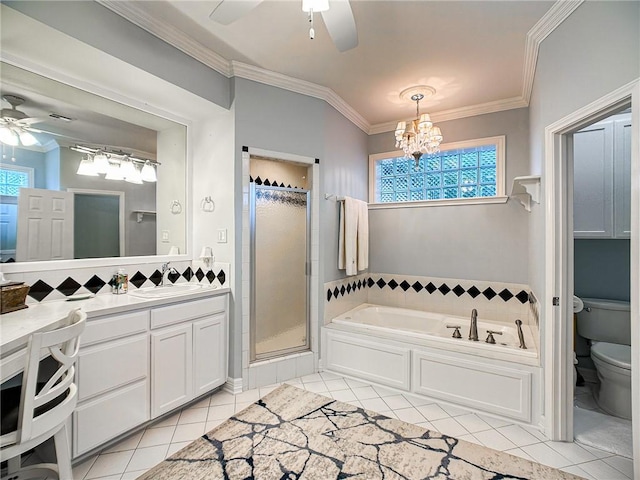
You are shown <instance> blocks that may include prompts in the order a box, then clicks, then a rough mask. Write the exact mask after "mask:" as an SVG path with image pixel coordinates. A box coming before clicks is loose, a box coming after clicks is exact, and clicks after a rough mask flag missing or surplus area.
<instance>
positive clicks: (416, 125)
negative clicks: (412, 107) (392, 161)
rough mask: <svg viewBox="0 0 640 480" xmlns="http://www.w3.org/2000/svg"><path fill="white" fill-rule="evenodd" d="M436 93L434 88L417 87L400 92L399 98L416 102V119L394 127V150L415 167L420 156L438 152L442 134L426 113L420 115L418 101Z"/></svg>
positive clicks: (426, 86)
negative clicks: (408, 159)
mask: <svg viewBox="0 0 640 480" xmlns="http://www.w3.org/2000/svg"><path fill="white" fill-rule="evenodd" d="M435 93H436V90H435V88H433V87H430V86H428V85H418V86H416V87H411V88H407V89H406V90H403V91H402V92H400V98H402V99H403V100H409V99H410V100H411V101H413V102H416V119H415V120H410V121H409V122H398V126H397V127H396V132H395V135H396V148H401V149H402V151H403V152H404V155H405V157H406V158H413V159H414V160H415V161H416V167H417V166H418V162H419V161H420V157H421V156H422V154H424V153H426V154H433V153H438V152H439V151H440V143H441V142H442V132H440V128H438V127H436V126H435V125H434V124H433V122H431V117H429V114H428V113H423V114H422V115H420V100H422V99H423V98H425V97H428V96H431V95H433V94H435Z"/></svg>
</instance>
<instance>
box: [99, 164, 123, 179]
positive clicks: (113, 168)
mask: <svg viewBox="0 0 640 480" xmlns="http://www.w3.org/2000/svg"><path fill="white" fill-rule="evenodd" d="M104 178H105V180H124V177H123V176H122V172H121V171H120V165H118V164H117V163H110V164H109V168H108V169H107V174H106V175H105V177H104Z"/></svg>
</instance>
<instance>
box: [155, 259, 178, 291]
mask: <svg viewBox="0 0 640 480" xmlns="http://www.w3.org/2000/svg"><path fill="white" fill-rule="evenodd" d="M170 263H171V262H167V263H163V264H162V279H161V280H160V285H159V286H160V287H164V276H165V274H167V273H178V272H177V271H176V269H175V268H173V267H170V266H169V264H170Z"/></svg>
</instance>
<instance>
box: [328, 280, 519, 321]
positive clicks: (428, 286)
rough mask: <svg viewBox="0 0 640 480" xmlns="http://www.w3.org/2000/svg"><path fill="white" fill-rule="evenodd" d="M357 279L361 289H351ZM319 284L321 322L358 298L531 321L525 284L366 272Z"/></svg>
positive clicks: (502, 319)
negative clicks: (322, 302)
mask: <svg viewBox="0 0 640 480" xmlns="http://www.w3.org/2000/svg"><path fill="white" fill-rule="evenodd" d="M361 280H362V281H363V282H364V283H363V285H364V288H356V289H355V290H354V289H353V285H354V282H355V284H356V287H357V285H358V282H359V281H361ZM324 286H325V288H324V292H325V315H324V323H325V324H326V323H329V322H330V321H331V319H332V318H334V317H335V316H337V315H340V314H341V313H344V312H346V311H348V310H351V309H352V308H355V307H356V306H357V305H359V304H360V303H372V304H376V305H386V306H390V307H400V308H409V309H413V310H421V311H428V312H434V313H447V314H451V315H456V316H470V315H471V310H472V309H474V308H475V309H477V310H478V319H479V320H481V321H482V320H487V319H488V320H491V321H497V322H506V323H513V322H514V321H515V320H516V319H517V318H519V319H521V320H522V322H523V323H524V324H529V323H530V322H531V321H532V320H531V317H530V315H529V312H530V308H531V307H530V305H529V294H530V289H529V286H528V285H524V284H518V283H503V282H488V281H481V280H464V279H455V278H441V277H426V276H410V275H401V274H379V273H369V274H364V275H358V276H357V277H349V278H346V279H343V280H336V281H333V282H328V283H325V285H324ZM349 286H351V289H349ZM342 287H345V289H343V288H342ZM336 289H337V290H336ZM365 294H366V299H365ZM359 300H362V301H359Z"/></svg>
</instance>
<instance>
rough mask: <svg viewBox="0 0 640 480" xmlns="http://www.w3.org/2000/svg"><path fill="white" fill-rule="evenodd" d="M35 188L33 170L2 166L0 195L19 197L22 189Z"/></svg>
mask: <svg viewBox="0 0 640 480" xmlns="http://www.w3.org/2000/svg"><path fill="white" fill-rule="evenodd" d="M31 186H33V169H31V168H20V167H17V166H13V165H2V166H0V195H6V196H8V197H17V196H18V193H19V192H20V188H22V187H31Z"/></svg>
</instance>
